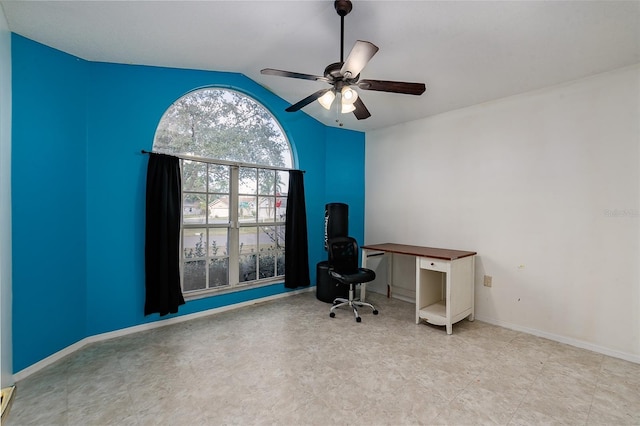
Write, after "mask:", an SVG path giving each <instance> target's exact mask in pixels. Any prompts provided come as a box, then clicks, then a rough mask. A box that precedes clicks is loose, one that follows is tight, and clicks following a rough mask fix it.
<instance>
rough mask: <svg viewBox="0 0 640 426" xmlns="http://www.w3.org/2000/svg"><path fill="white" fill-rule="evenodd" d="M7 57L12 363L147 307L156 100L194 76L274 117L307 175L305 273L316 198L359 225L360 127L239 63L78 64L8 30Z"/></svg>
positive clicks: (195, 306)
mask: <svg viewBox="0 0 640 426" xmlns="http://www.w3.org/2000/svg"><path fill="white" fill-rule="evenodd" d="M12 65H13V99H14V102H13V123H12V124H13V138H12V148H13V155H12V182H13V187H12V191H13V209H12V212H13V217H14V221H13V273H14V276H13V286H14V315H13V333H14V346H13V349H14V370H15V371H16V372H17V371H20V370H22V369H24V368H26V367H28V366H30V365H32V364H34V363H36V362H38V361H40V360H42V359H44V358H46V357H47V356H49V355H52V354H54V353H56V352H58V351H60V350H62V349H64V348H65V347H67V346H69V345H71V344H73V343H75V342H77V341H79V340H81V339H83V338H85V337H88V336H92V335H96V334H100V333H105V332H109V331H114V330H119V329H122V328H126V327H131V326H135V325H140V324H143V323H147V322H152V321H157V320H159V319H165V318H169V317H171V316H166V317H162V318H160V317H159V316H158V315H150V316H148V317H145V316H144V315H143V306H144V211H145V206H144V199H145V176H146V168H147V161H148V157H147V156H146V155H142V154H141V153H140V150H141V149H145V150H151V148H152V146H153V137H154V134H155V129H156V127H157V125H158V123H159V121H160V118H161V117H162V114H163V113H164V112H165V110H166V109H167V108H168V107H169V106H170V105H171V104H172V103H173V102H174V101H175V100H176V99H178V98H179V97H181V96H182V95H184V94H185V93H187V92H189V91H191V90H193V89H196V88H200V87H207V86H216V87H228V88H232V89H234V90H238V91H241V92H243V93H245V94H247V95H249V96H251V97H253V98H254V99H256V100H257V101H258V102H260V103H262V104H263V105H264V106H265V107H266V108H268V109H269V110H270V111H271V113H272V114H273V115H274V116H275V117H276V119H277V120H278V121H279V122H280V124H281V125H282V127H283V129H284V131H285V133H286V134H287V137H288V138H289V141H290V143H291V144H292V148H293V150H294V152H295V158H296V164H295V167H296V168H299V169H303V170H305V171H306V173H305V195H306V207H307V223H308V232H309V263H310V268H309V269H310V272H311V280H312V284H314V283H315V265H316V263H317V262H319V261H321V260H325V259H326V252H325V251H324V248H323V232H324V227H323V226H324V222H323V217H324V205H325V204H326V203H329V202H337V201H339V202H345V203H347V204H349V209H350V210H349V211H350V214H349V219H350V230H352V231H353V235H354V236H356V238H358V239H359V240H361V238H362V236H363V234H364V202H363V197H364V134H363V133H360V132H353V131H347V130H343V129H335V128H331V127H326V126H324V125H322V124H321V123H319V122H318V121H316V120H314V119H312V118H311V117H309V116H308V115H306V114H304V113H302V112H297V113H286V112H284V109H285V108H286V107H287V106H288V103H287V102H286V101H284V100H283V99H281V98H279V97H277V96H276V95H274V94H273V93H271V92H269V91H268V90H266V89H265V88H263V87H262V86H260V85H258V84H257V83H255V82H254V81H252V80H250V79H248V78H247V77H245V76H243V75H241V74H234V73H222V72H210V71H197V70H185V69H171V68H160V67H148V66H132V65H119V64H110V63H96V62H88V61H83V60H80V59H78V58H75V57H73V56H70V55H67V54H65V53H63V52H60V51H57V50H54V49H51V48H49V47H46V46H43V45H41V44H38V43H36V42H33V41H31V40H28V39H26V38H23V37H21V36H18V35H16V34H13V35H12ZM286 291H287V290H286V289H285V288H284V286H283V284H282V283H279V284H274V285H271V286H266V287H261V288H257V289H249V290H245V291H240V292H236V293H230V294H225V295H218V296H213V297H208V298H204V299H199V300H194V301H189V302H187V304H186V305H183V306H181V307H180V311H179V313H178V314H176V315H184V314H189V313H194V312H200V311H203V310H207V309H212V308H217V307H221V306H226V305H230V304H234V303H240V302H244V301H248V300H253V299H257V298H261V297H265V296H271V295H276V294H280V293H284V292H286Z"/></svg>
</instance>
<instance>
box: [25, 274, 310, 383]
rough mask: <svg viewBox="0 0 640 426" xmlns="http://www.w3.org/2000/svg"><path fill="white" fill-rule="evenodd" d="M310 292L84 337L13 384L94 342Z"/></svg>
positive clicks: (30, 370) (276, 296) (305, 290)
mask: <svg viewBox="0 0 640 426" xmlns="http://www.w3.org/2000/svg"><path fill="white" fill-rule="evenodd" d="M310 291H315V286H311V287H307V288H303V289H300V290H292V291H288V292H285V293H279V294H274V295H272V296H267V297H262V298H259V299H252V300H247V301H245V302H240V303H235V304H233V305H227V306H220V307H219V308H213V309H208V310H206V311H201V312H195V313H193V314H187V315H182V316H178V317H173V318H168V319H165V320H159V321H154V322H150V323H146V324H140V325H136V326H133V327H127V328H123V329H121V330H115V331H110V332H107V333H102V334H96V335H94V336H89V337H85V338H84V339H82V340H80V341H78V342H76V343H74V344H72V345H70V346H67V347H66V348H64V349H62V350H60V351H58V352H56V353H54V354H52V355H49V356H48V357H46V358H45V359H43V360H41V361H38V362H36V363H35V364H33V365H30V366H29V367H27V368H25V369H23V370H20V371H18V372H17V373H15V374H14V375H13V380H14V382H19V381H20V380H22V379H25V378H27V377H29V376H30V375H32V374H34V373H36V372H38V371H40V370H42V369H43V368H45V367H48V366H49V365H51V364H53V363H54V362H56V361H59V360H61V359H62V358H64V357H65V356H67V355H71V354H72V353H74V352H75V351H77V350H79V349H82V348H83V347H84V346H86V345H88V344H90V343H95V342H100V341H103V340H109V339H113V338H115V337H122V336H126V335H129V334H133V333H138V332H140V331H147V330H152V329H154V328H159V327H165V326H167V325H171V324H178V323H181V322H185V321H191V320H193V319H196V318H202V317H206V316H209V315H214V314H218V313H221V312H227V311H231V310H234V309H238V308H243V307H245V306H251V305H255V304H257V303H262V302H267V301H269V300H276V299H281V298H283V297H289V296H294V295H296V294H301V293H307V292H310Z"/></svg>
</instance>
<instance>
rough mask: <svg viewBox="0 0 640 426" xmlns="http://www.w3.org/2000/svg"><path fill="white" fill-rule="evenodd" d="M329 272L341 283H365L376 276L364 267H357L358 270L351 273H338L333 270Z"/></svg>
mask: <svg viewBox="0 0 640 426" xmlns="http://www.w3.org/2000/svg"><path fill="white" fill-rule="evenodd" d="M329 274H331V276H332V277H333V278H335V279H336V280H337V281H338V282H339V283H341V284H360V283H366V282H369V281H373V280H374V279H375V278H376V273H375V272H374V271H372V270H371V269H366V268H359V269H358V272H355V273H352V274H339V273H337V272H335V271H333V270H329Z"/></svg>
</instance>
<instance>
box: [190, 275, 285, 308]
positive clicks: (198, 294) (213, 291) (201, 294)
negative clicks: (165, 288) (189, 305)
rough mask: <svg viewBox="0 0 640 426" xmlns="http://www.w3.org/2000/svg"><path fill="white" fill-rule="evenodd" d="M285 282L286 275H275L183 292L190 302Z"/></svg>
mask: <svg viewBox="0 0 640 426" xmlns="http://www.w3.org/2000/svg"><path fill="white" fill-rule="evenodd" d="M283 282H284V276H279V277H274V278H270V279H264V280H260V281H259V282H253V281H252V282H249V283H240V284H236V285H234V286H233V287H229V286H225V287H221V288H210V289H207V290H199V291H193V292H189V293H182V296H183V297H184V300H185V302H188V301H190V300H198V299H204V298H206V297H212V296H218V295H222V294H229V293H235V292H238V291H244V290H249V289H253V288H260V287H266V286H270V285H273V284H278V283H283Z"/></svg>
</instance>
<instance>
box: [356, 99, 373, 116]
mask: <svg viewBox="0 0 640 426" xmlns="http://www.w3.org/2000/svg"><path fill="white" fill-rule="evenodd" d="M353 106H355V107H356V109H355V110H354V111H353V115H355V116H356V118H357V119H358V120H364V119H365V118H369V117H371V113H370V112H369V110H368V109H367V107H366V106H364V102H362V99H361V98H358V99H356V101H355V102H354V103H353Z"/></svg>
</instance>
